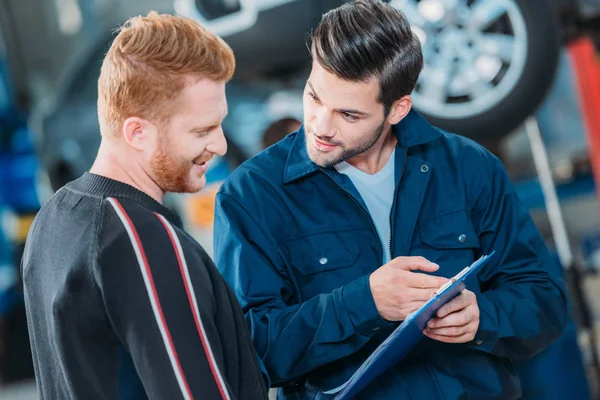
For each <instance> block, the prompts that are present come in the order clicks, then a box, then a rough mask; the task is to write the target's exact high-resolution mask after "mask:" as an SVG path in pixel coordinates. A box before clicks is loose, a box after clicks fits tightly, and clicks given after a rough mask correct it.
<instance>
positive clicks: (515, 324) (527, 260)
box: [472, 157, 567, 359]
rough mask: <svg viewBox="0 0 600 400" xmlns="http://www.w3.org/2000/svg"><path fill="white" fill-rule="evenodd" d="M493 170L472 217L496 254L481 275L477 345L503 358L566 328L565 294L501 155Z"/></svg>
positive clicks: (539, 346) (527, 352)
mask: <svg viewBox="0 0 600 400" xmlns="http://www.w3.org/2000/svg"><path fill="white" fill-rule="evenodd" d="M488 171H489V174H488V175H487V177H488V179H487V181H486V182H483V184H482V190H480V191H479V195H478V198H477V199H476V203H475V207H474V209H473V215H472V217H473V221H474V224H475V227H476V229H477V230H478V233H479V237H480V242H481V248H482V251H483V252H484V253H486V254H489V253H490V252H491V251H492V250H495V251H496V255H495V256H494V259H493V263H490V264H489V265H488V266H484V267H483V268H484V269H483V270H482V271H481V273H480V274H479V280H480V288H481V291H482V294H481V296H479V297H478V305H479V309H480V325H479V330H478V332H477V334H476V338H475V341H474V342H473V344H472V345H473V346H474V347H475V348H478V349H480V350H482V351H486V352H490V353H493V354H495V355H497V356H501V357H509V358H515V359H517V358H526V357H530V356H533V355H535V354H536V353H538V352H540V351H542V350H543V349H545V348H546V347H548V346H549V345H550V344H551V343H552V342H553V341H554V340H555V339H556V338H558V337H559V336H560V334H561V333H562V330H563V329H564V327H565V325H566V320H567V300H566V293H565V290H564V287H563V284H562V278H561V277H560V276H559V275H558V274H557V273H556V271H557V268H556V266H555V265H554V264H553V263H554V262H555V261H554V260H553V259H552V257H551V255H550V253H549V252H548V249H547V248H546V245H545V244H544V240H543V238H542V237H541V235H540V234H539V232H538V230H537V228H536V226H535V225H534V223H533V220H532V219H531V217H530V215H529V212H528V210H527V209H526V208H525V207H524V206H523V204H522V203H521V202H520V200H519V199H518V198H517V195H516V193H515V192H514V189H513V188H512V186H511V183H510V181H509V178H508V176H507V174H506V172H505V170H504V167H503V166H502V164H501V163H500V161H499V160H498V159H497V158H495V157H494V158H493V162H491V163H489V164H488ZM480 175H483V176H486V175H484V174H480ZM490 261H492V260H490Z"/></svg>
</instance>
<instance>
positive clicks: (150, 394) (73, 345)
mask: <svg viewBox="0 0 600 400" xmlns="http://www.w3.org/2000/svg"><path fill="white" fill-rule="evenodd" d="M22 269H23V279H24V286H25V301H26V307H27V318H28V324H29V330H30V338H31V347H32V352H33V359H34V364H35V372H36V379H37V383H38V387H39V392H40V396H41V398H42V399H61V400H62V399H85V400H87V399H111V400H112V399H142V398H150V399H180V398H185V399H192V398H202V399H266V398H267V389H266V387H265V384H264V380H263V377H262V375H261V372H260V368H259V365H258V361H257V358H256V354H255V351H254V349H253V347H252V344H251V341H250V339H249V335H248V332H247V328H246V326H245V323H244V319H243V316H242V313H241V310H240V308H239V305H238V303H237V301H236V299H235V296H234V295H233V293H232V291H231V290H230V289H229V287H228V286H227V285H226V283H225V282H224V281H223V279H222V278H221V276H220V275H219V273H218V272H217V270H216V269H215V268H214V265H213V263H212V261H211V260H210V258H209V257H208V255H207V254H206V253H205V252H204V250H203V249H202V248H201V247H200V245H199V244H198V243H197V242H196V241H194V239H192V238H191V237H190V236H189V235H188V234H187V233H185V232H184V231H183V229H182V226H181V221H180V220H179V218H178V217H177V216H175V215H174V214H172V213H171V212H170V211H169V210H168V209H166V208H165V207H163V206H162V205H161V204H159V203H158V202H156V201H154V200H153V199H152V198H151V197H149V196H147V195H146V194H144V193H142V192H140V191H138V190H136V189H134V188H133V187H131V186H128V185H126V184H124V183H121V182H117V181H114V180H111V179H107V178H104V177H100V176H98V175H93V174H85V175H84V176H83V177H81V178H80V179H78V180H76V181H74V182H72V183H70V184H68V185H67V186H65V187H64V188H62V189H61V190H60V191H58V192H57V193H56V194H55V195H54V196H53V197H52V199H50V200H49V201H48V202H47V203H46V204H45V205H44V207H43V208H42V210H41V211H40V212H39V214H38V216H37V218H36V220H35V222H34V224H33V226H32V229H31V231H30V234H29V237H28V240H27V244H26V249H25V254H24V257H23V264H22Z"/></svg>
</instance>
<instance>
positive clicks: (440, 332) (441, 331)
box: [425, 325, 470, 337]
mask: <svg viewBox="0 0 600 400" xmlns="http://www.w3.org/2000/svg"><path fill="white" fill-rule="evenodd" d="M469 328H470V326H469V325H465V326H451V327H447V328H429V327H427V328H425V330H426V331H427V332H429V333H431V334H433V335H436V336H446V337H458V336H462V335H465V334H467V333H469Z"/></svg>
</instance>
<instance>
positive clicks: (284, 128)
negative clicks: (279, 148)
mask: <svg viewBox="0 0 600 400" xmlns="http://www.w3.org/2000/svg"><path fill="white" fill-rule="evenodd" d="M301 126H302V123H301V122H300V121H298V120H297V119H295V118H291V117H285V118H281V119H278V120H277V121H275V122H273V123H272V124H271V125H269V126H268V127H267V129H266V130H265V131H264V133H263V136H262V148H263V149H266V148H267V147H270V146H272V145H274V144H275V143H277V142H279V141H280V140H281V139H283V138H284V137H286V136H287V135H289V134H290V133H292V132H296V131H297V130H298V129H300V127H301Z"/></svg>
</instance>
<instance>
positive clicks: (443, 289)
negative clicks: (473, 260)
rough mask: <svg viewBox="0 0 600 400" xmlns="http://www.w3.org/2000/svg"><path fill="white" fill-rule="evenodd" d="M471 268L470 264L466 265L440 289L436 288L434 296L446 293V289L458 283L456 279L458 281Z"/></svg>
mask: <svg viewBox="0 0 600 400" xmlns="http://www.w3.org/2000/svg"><path fill="white" fill-rule="evenodd" d="M470 269H471V266H470V265H469V266H466V267H465V268H464V269H463V270H462V271H460V272H459V273H458V274H456V275H454V276H453V277H452V278H450V280H449V281H448V282H446V283H445V284H443V285H442V286H441V287H440V288H439V289H438V290H436V292H435V294H434V296H439V295H440V294H442V293H444V291H445V290H446V289H448V288H449V287H450V286H452V285H454V283H456V281H458V280H459V279H460V278H462V277H463V276H465V274H466V273H467V272H469V270H470Z"/></svg>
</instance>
